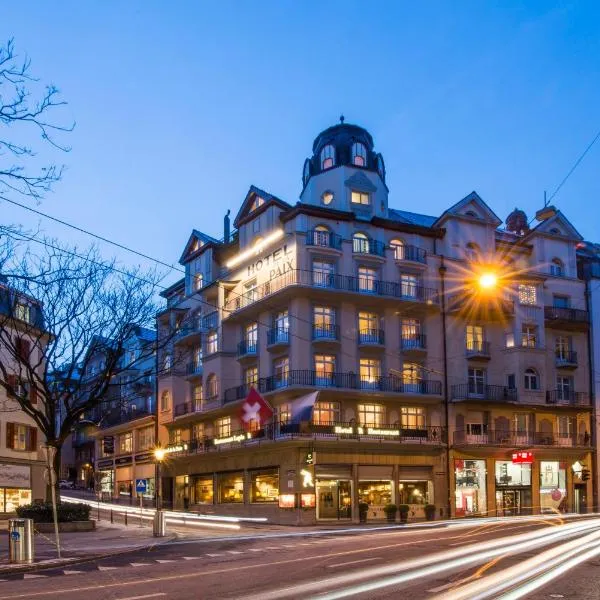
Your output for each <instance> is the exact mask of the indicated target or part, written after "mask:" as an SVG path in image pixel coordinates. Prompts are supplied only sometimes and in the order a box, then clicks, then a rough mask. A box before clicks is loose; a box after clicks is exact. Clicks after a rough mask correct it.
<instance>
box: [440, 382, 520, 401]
mask: <svg viewBox="0 0 600 600" xmlns="http://www.w3.org/2000/svg"><path fill="white" fill-rule="evenodd" d="M451 397H452V400H486V401H489V402H503V401H504V402H516V400H517V390H516V389H514V388H509V387H506V386H505V385H478V384H470V383H461V384H458V385H453V386H452V388H451Z"/></svg>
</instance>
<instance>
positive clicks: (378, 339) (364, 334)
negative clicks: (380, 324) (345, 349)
mask: <svg viewBox="0 0 600 600" xmlns="http://www.w3.org/2000/svg"><path fill="white" fill-rule="evenodd" d="M358 345H359V346H384V345H385V333H384V331H383V329H361V330H360V331H359V332H358Z"/></svg>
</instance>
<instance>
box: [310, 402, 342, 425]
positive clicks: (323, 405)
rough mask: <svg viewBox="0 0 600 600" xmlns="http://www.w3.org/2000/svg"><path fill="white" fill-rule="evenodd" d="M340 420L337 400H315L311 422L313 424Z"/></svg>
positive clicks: (325, 423) (326, 423)
mask: <svg viewBox="0 0 600 600" xmlns="http://www.w3.org/2000/svg"><path fill="white" fill-rule="evenodd" d="M339 421H340V403H339V402H315V406H314V408H313V423H314V424H315V425H332V424H333V423H339Z"/></svg>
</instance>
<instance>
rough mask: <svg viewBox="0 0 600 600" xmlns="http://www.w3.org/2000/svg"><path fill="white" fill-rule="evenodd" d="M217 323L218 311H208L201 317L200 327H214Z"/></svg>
mask: <svg viewBox="0 0 600 600" xmlns="http://www.w3.org/2000/svg"><path fill="white" fill-rule="evenodd" d="M218 324H219V313H218V311H216V310H215V311H213V312H211V313H208V314H206V315H204V316H203V317H202V321H201V327H202V329H205V330H206V329H216V328H217V325H218Z"/></svg>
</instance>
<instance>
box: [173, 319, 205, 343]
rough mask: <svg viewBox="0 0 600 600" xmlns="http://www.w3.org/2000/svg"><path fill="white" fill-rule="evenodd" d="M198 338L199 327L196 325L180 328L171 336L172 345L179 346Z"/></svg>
mask: <svg viewBox="0 0 600 600" xmlns="http://www.w3.org/2000/svg"><path fill="white" fill-rule="evenodd" d="M199 337H200V327H199V326H198V325H193V324H188V325H183V326H181V327H180V328H179V329H178V330H177V331H176V332H175V335H174V336H173V343H175V344H181V343H186V342H192V341H194V340H196V339H197V338H199Z"/></svg>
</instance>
